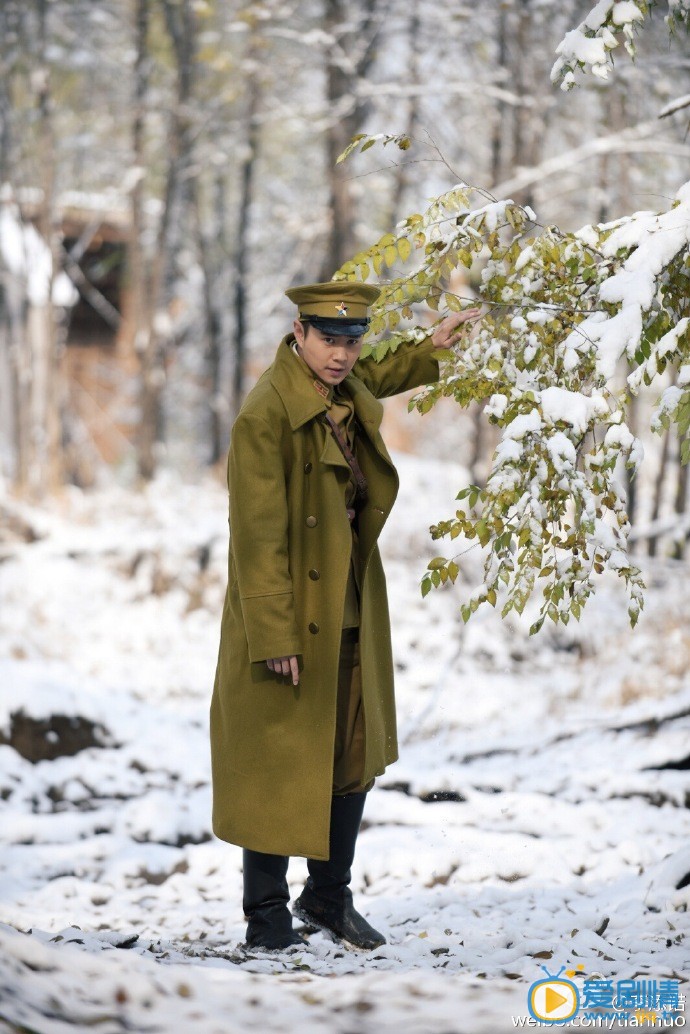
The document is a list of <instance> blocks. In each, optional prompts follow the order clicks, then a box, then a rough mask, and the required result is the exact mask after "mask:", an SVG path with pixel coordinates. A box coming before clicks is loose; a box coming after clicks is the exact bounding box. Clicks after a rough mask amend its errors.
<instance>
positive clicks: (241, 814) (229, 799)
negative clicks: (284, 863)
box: [210, 335, 438, 859]
mask: <svg viewBox="0 0 690 1034" xmlns="http://www.w3.org/2000/svg"><path fill="white" fill-rule="evenodd" d="M293 340H294V338H293V337H292V335H289V336H288V337H286V338H284V339H283V341H282V342H281V344H280V347H279V348H278V352H277V355H276V358H275V361H274V362H273V364H272V366H270V367H269V369H268V370H267V371H266V372H265V373H264V374H263V375H262V377H261V378H260V379H259V381H258V382H257V384H256V385H255V387H254V388H253V389H252V390H251V391H250V393H249V394H248V396H247V398H246V400H245V402H244V405H243V406H242V409H241V411H240V413H239V415H238V417H237V420H236V421H235V424H234V426H233V429H232V436H231V441H230V451H229V455H228V489H229V496H230V515H229V523H230V550H229V563H228V587H227V593H226V597H225V604H224V608H223V616H222V623H221V637H220V647H219V652H218V664H217V669H216V677H215V684H214V690H213V697H212V702H211V715H210V717H211V759H212V775H213V830H214V832H215V834H216V835H217V836H218V837H220V838H221V839H222V840H227V841H229V842H230V843H234V844H239V845H241V846H242V847H247V848H249V849H251V850H254V851H262V852H265V853H268V854H281V855H302V856H304V857H307V858H314V859H327V858H328V853H329V846H328V839H329V824H330V806H331V793H332V779H333V750H334V738H335V716H336V690H337V674H338V657H339V652H340V637H341V629H342V616H343V607H344V602H345V588H346V584H347V578H348V570H349V564H350V554H351V548H352V537H351V530H350V524H349V521H348V518H347V513H346V510H345V505H344V489H345V485H346V483H347V480H348V478H349V474H350V471H349V467H348V465H347V462H346V460H345V459H344V458H343V456H342V454H341V452H340V450H339V449H338V446H337V444H336V442H335V440H334V439H333V437H332V435H331V434H330V432H329V431H328V429H327V427H326V425H325V423H324V421H323V419H322V415H323V414H324V413H325V411H326V405H325V402H324V400H323V398H322V397H321V396H320V395H319V394H318V392H317V391H316V390H315V388H314V386H313V384H312V383H311V382H310V380H309V378H308V377H305V376H304V371H303V369H300V367H299V360H298V358H297V356H295V355H294V353H293V352H292V350H291V348H290V345H291V343H292V341H293ZM437 379H438V362H437V360H436V358H435V357H434V354H433V346H432V344H431V341H430V339H427V340H426V341H424V342H423V343H422V344H420V345H407V346H401V347H400V348H399V349H398V350H397V351H396V352H394V353H391V354H389V355H388V356H386V357H385V358H384V359H383V360H382V361H381V362H380V363H376V362H374V361H373V360H371V359H364V360H359V361H358V362H357V363H356V365H355V366H354V368H353V370H352V372H351V373H350V374H349V375H348V376H347V378H346V379H345V381H344V382H343V385H342V389H341V390H343V391H345V392H346V393H349V395H350V397H351V399H352V400H353V403H354V409H355V414H356V416H357V419H358V424H359V430H358V438H357V458H358V460H359V463H360V465H361V468H362V470H363V472H364V474H365V475H366V478H367V481H368V483H369V498H368V501H367V502H366V504H365V506H364V507H363V509H361V510H360V513H359V529H358V530H359V557H360V565H361V566H360V581H361V585H360V589H361V602H360V615H361V617H360V656H361V674H362V700H363V705H364V720H365V771H364V772H363V774H362V776H363V781H368V780H370V779H373V778H374V777H375V776H377V775H380V774H381V773H382V772H383V771H384V769H385V768H386V766H387V765H389V764H391V762H393V761H395V760H396V758H397V756H398V747H397V736H396V723H395V701H394V696H393V663H392V656H391V640H390V623H389V617H388V602H387V597H386V583H385V578H384V573H383V568H382V565H381V558H380V555H379V551H378V547H377V545H376V542H377V539H378V537H379V534H380V532H381V529H382V528H383V525H384V523H385V521H386V518H387V517H388V515H389V513H390V511H391V507H392V506H393V503H394V501H395V497H396V495H397V491H398V476H397V473H396V470H395V467H394V466H393V463H392V462H391V459H390V456H389V455H388V452H387V450H386V446H385V445H384V442H383V439H382V437H381V434H380V430H379V428H380V424H381V418H382V415H383V406H382V405H381V403H380V402H379V401H378V399H379V398H382V397H385V396H387V395H394V394H396V393H398V392H401V391H405V390H407V389H409V388H415V387H418V386H419V385H421V384H427V383H431V382H433V381H435V380H437ZM291 654H297V655H298V656H299V661H300V683H299V685H298V686H292V684H291V682H290V681H288V680H287V679H284V678H279V677H277V676H276V675H275V674H273V673H272V672H271V671H269V669H268V667H267V666H266V663H265V661H266V658H269V657H284V656H289V655H291Z"/></svg>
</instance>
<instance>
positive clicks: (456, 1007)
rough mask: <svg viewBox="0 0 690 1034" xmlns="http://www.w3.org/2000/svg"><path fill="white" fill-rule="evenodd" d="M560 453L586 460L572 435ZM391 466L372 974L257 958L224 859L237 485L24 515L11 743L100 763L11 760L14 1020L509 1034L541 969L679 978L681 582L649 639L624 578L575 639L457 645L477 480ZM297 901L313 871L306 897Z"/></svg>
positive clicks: (687, 959) (5, 816) (1, 656)
mask: <svg viewBox="0 0 690 1034" xmlns="http://www.w3.org/2000/svg"><path fill="white" fill-rule="evenodd" d="M548 398H549V397H548V396H547V408H548V405H549V403H548ZM557 402H558V403H559V405H557ZM567 402H568V400H567V399H566V400H564V399H562V398H561V399H560V400H558V399H555V397H554V400H553V407H554V408H553V410H552V412H556V411H558V412H560V413H561V414H562V413H563V412H569V413H571V414H572V410H571V409H570V408H569V407H568V404H567ZM542 405H543V398H542ZM534 413H535V414H536V420H539V416H538V413H537V412H536V411H534ZM580 415H581V414H580ZM521 419H522V418H518V420H521ZM530 419H531V420H532V421H534V420H535V416H533V415H530ZM514 423H515V422H514ZM523 424H524V420H523ZM511 426H512V425H511ZM513 430H515V428H513ZM611 433H613V428H610V429H609V431H608V432H607V434H611ZM617 433H620V434H624V433H625V429H623V428H620V427H619V428H618V429H617ZM550 441H551V443H552V447H553V448H558V446H559V443H560V445H562V447H563V448H562V452H561V453H559V455H561V456H563V457H566V458H567V456H568V451H567V448H566V444H565V443H566V442H567V441H568V440H567V437H566V435H564V434H562V433H561V432H554V434H553V436H552V437H551V438H550ZM502 444H503V447H504V448H506V449H510V448H512V447H514V446H515V445H516V440H515V436H513V435H511V436H509V437H508V436H507V437H505V438H504V441H503V443H502ZM568 445H570V443H568ZM518 449H519V445H518ZM395 458H396V462H397V464H398V467H399V470H400V474H401V494H400V499H399V502H398V505H397V507H396V510H395V511H394V514H393V517H392V518H391V521H390V524H389V526H388V527H387V528H386V529H385V531H384V541H383V548H384V554H385V563H386V569H387V572H388V580H389V589H390V598H391V604H392V605H391V610H392V620H393V645H394V656H395V661H396V671H397V675H396V678H397V693H398V706H399V716H400V732H401V737H400V738H401V759H400V761H399V762H398V763H397V764H396V765H394V766H392V767H391V769H389V771H388V772H387V773H386V774H385V776H384V777H382V778H380V779H379V780H378V781H377V787H376V789H375V790H374V791H373V792H372V794H371V795H370V797H369V800H368V802H367V808H366V811H365V823H364V826H363V830H362V833H361V836H360V841H359V845H358V854H357V858H356V861H355V866H354V870H353V889H354V892H355V897H356V901H357V902H358V904H359V907H360V908H361V910H362V911H363V912H365V914H366V915H367V916H368V917H369V919H370V920H371V922H372V923H373V924H374V925H375V926H377V927H379V928H380V929H382V930H383V931H384V932H385V933H386V935H387V936H388V942H389V943H388V944H387V945H386V946H385V947H383V948H381V949H379V950H377V951H376V952H375V953H366V952H357V951H354V950H349V949H347V948H345V947H343V946H342V945H338V944H336V943H334V942H332V941H330V940H328V939H327V938H326V937H325V936H324V935H323V934H314V935H311V936H310V938H309V942H310V943H309V946H308V947H306V948H305V949H304V950H302V951H300V952H299V953H297V954H293V955H291V954H283V955H274V956H271V955H269V954H266V953H263V954H262V953H246V952H244V951H243V950H242V949H241V948H240V946H239V945H240V942H241V941H242V939H243V935H244V922H243V918H242V914H241V869H240V862H241V851H240V850H239V849H238V848H235V847H232V846H230V845H228V844H225V843H222V842H219V841H217V840H215V839H213V838H212V837H211V833H210V787H209V778H210V774H209V757H208V725H207V722H208V704H209V702H210V692H211V685H212V679H213V669H214V663H215V656H216V651H217V641H218V627H219V621H220V613H221V608H222V598H223V591H224V579H225V571H226V564H225V549H226V538H225V536H226V534H227V515H226V497H225V492H224V490H223V487H222V485H219V484H217V483H215V482H213V481H211V480H207V481H205V482H203V483H201V484H199V485H183V484H179V483H177V482H176V481H175V480H174V479H172V478H169V479H168V478H161V479H159V480H158V481H156V482H155V483H154V485H153V486H151V487H150V488H149V489H147V490H146V491H145V492H144V493H143V494H141V495H137V496H135V495H129V494H127V493H126V492H124V491H122V490H119V489H109V490H102V491H100V492H99V493H96V494H93V495H91V496H83V495H81V494H80V493H78V492H73V493H68V494H67V495H66V496H65V497H64V498H63V499H62V500H60V501H58V502H56V503H55V504H53V505H52V507H51V508H50V509H48V510H45V511H42V512H39V511H35V510H31V509H30V508H28V507H24V508H23V510H22V513H23V515H24V516H25V517H27V518H30V519H31V520H32V521H33V522H34V523H35V525H36V528H37V530H38V531H39V532H40V533H41V535H42V536H43V537H42V538H40V539H39V540H38V541H36V542H34V543H33V544H16V545H15V546H14V547H12V549H9V548H8V546H7V545H5V546H4V547H3V553H2V556H3V557H4V558H5V559H4V562H2V563H0V599H1V600H2V625H1V628H0V687H2V691H1V692H0V729H2V730H4V732H5V733H7V732H8V728H9V724H10V716H11V715H12V714H13V713H16V712H17V711H20V710H21V711H22V712H24V713H25V714H27V715H31V716H33V717H34V718H36V719H48V718H49V717H50V715H55V714H65V715H68V716H74V717H76V716H79V717H81V718H82V719H89V720H90V721H91V722H93V723H94V727H95V735H96V738H97V741H98V744H99V745H96V746H90V747H87V748H86V749H84V750H81V751H80V752H78V753H77V754H74V755H73V756H60V757H57V758H55V759H53V760H42V761H37V762H35V763H32V762H30V761H28V760H25V759H24V758H22V757H21V756H20V755H19V754H18V753H16V752H15V750H13V749H12V748H11V747H9V746H0V829H1V830H2V838H3V841H4V846H5V850H4V851H3V852H2V854H1V855H0V885H1V887H2V894H1V896H0V902H1V904H0V1003H1V1004H0V1018H2V1019H4V1020H5V1021H7V1022H8V1023H10V1024H13V1025H15V1026H17V1025H22V1026H24V1027H26V1028H27V1029H31V1030H34V1031H37V1032H39V1034H43V1032H46V1034H63V1032H67V1031H70V1032H71V1034H78V1032H80V1031H84V1032H85V1031H87V1030H92V1029H94V1027H95V1026H96V1025H97V1026H98V1029H99V1030H103V1031H104V1032H106V1034H110V1032H115V1031H121V1030H123V1029H128V1030H135V1031H144V1030H160V1031H166V1034H168V1032H169V1034H176V1032H178V1031H179V1032H186V1031H188V1030H190V1029H194V1030H196V1031H198V1032H199V1034H211V1032H213V1034H215V1032H216V1031H218V1032H221V1031H222V1032H223V1034H227V1032H231V1034H232V1032H235V1031H237V1032H239V1031H252V1030H256V1031H261V1032H264V1031H277V1032H286V1034H287V1032H292V1031H294V1030H296V1029H299V1030H305V1031H309V1032H312V1031H313V1032H321V1031H323V1032H324V1034H325V1032H329V1034H331V1032H336V1034H338V1032H343V1034H344V1032H346V1031H353V1030H357V1031H358V1032H364V1034H368V1032H371V1034H373V1032H374V1031H376V1032H384V1034H385V1032H393V1031H396V1032H397V1031H401V1030H404V1031H405V1034H408V1032H409V1034H430V1032H432V1031H433V1032H437V1031H439V1032H440V1031H443V1032H447V1034H451V1032H456V1034H459V1032H461V1031H472V1032H479V1034H481V1032H483V1031H487V1032H489V1031H492V1032H497V1034H502V1032H503V1031H508V1030H511V1029H513V1023H512V1020H511V1017H512V1016H526V1015H527V989H528V987H529V985H530V983H531V982H532V981H534V980H536V979H538V978H539V977H541V976H543V972H542V971H541V969H540V966H541V965H542V963H546V965H547V966H548V967H549V968H550V969H551V970H553V971H556V970H557V969H558V968H559V967H560V966H561V965H572V966H576V965H578V964H581V965H582V966H583V967H584V969H583V974H584V975H587V976H602V977H604V978H610V979H624V978H633V977H638V976H639V975H640V974H641V975H643V976H649V977H650V978H657V979H659V978H668V979H676V978H683V974H684V973H686V972H687V968H688V964H689V963H690V951H689V950H688V947H687V940H686V939H687V935H688V927H689V920H688V912H687V908H688V903H689V901H690V888H688V887H683V888H681V889H677V887H678V884H679V883H681V882H684V877H685V876H686V874H687V873H688V872H690V849H688V846H687V833H686V822H685V814H686V808H685V806H686V795H687V779H686V772H684V771H683V770H682V769H681V768H676V769H673V768H670V769H667V768H664V767H663V766H664V765H666V764H667V763H668V762H669V761H674V762H676V763H679V762H681V761H682V759H683V758H685V757H686V756H687V750H688V747H687V744H688V731H689V727H690V719H689V718H688V714H689V713H690V678H689V676H688V671H689V670H690V633H688V628H690V590H689V588H688V582H687V577H686V575H685V571H684V568H683V567H682V565H678V566H674V565H672V564H670V563H664V562H663V561H656V562H655V564H654V566H650V567H649V569H648V571H647V572H646V573H647V579H648V582H649V584H650V590H649V598H648V602H647V609H646V611H645V613H644V614H643V616H642V618H641V620H640V623H639V626H638V629H637V630H636V631H635V632H631V631H630V629H629V627H628V619H627V615H626V612H625V611H626V608H625V601H624V599H623V594H622V592H621V590H620V588H619V587H618V586H617V585H615V584H614V582H615V579H614V578H613V577H611V579H610V580H608V581H605V582H604V583H603V585H602V588H601V590H600V592H599V594H598V596H597V598H596V599H594V600H593V601H592V602H591V603H590V604H589V606H588V609H587V611H586V612H585V615H584V618H583V621H582V623H581V624H580V625H577V624H576V623H574V622H571V623H570V625H569V626H568V628H567V629H563V628H559V629H555V628H554V629H545V631H544V632H542V633H541V634H540V636H539V637H532V638H530V637H529V636H528V634H527V628H528V627H529V624H530V623H531V620H533V617H534V615H533V614H532V615H528V614H525V616H524V621H520V620H518V619H514V620H513V619H511V621H507V622H505V623H501V622H500V620H499V618H498V615H497V614H496V613H495V612H494V611H491V610H488V609H486V611H484V610H483V609H482V610H480V611H479V612H478V613H477V614H476V615H475V616H474V617H473V618H472V620H471V622H470V623H469V624H468V625H466V626H465V625H463V623H462V621H461V620H460V617H459V613H458V611H459V603H460V600H461V599H464V598H466V595H467V586H468V585H475V584H477V582H479V581H480V580H481V577H480V576H479V569H480V562H481V561H480V558H479V556H478V554H477V553H475V552H470V553H468V554H467V555H466V556H463V557H462V558H461V561H460V562H461V572H465V573H461V577H460V584H459V586H458V587H456V588H455V589H452V588H450V587H448V588H444V589H443V590H440V591H434V592H432V593H431V594H430V595H429V596H428V597H427V598H426V599H425V600H424V601H423V602H422V601H421V597H420V593H419V580H420V578H421V575H422V573H423V571H424V568H425V566H426V560H427V558H428V557H429V556H430V555H432V552H433V551H434V550H435V549H437V546H436V545H435V544H434V543H432V542H431V540H430V538H429V535H428V525H429V524H430V523H431V522H432V521H436V520H438V519H439V518H442V517H443V516H447V515H449V514H450V513H452V512H453V510H454V506H455V505H456V504H454V503H453V497H454V495H455V493H456V491H457V489H458V488H460V487H462V486H463V485H464V484H466V483H467V481H468V475H467V472H466V471H464V470H463V469H462V468H461V467H460V466H459V465H446V464H443V463H441V462H439V461H434V460H432V459H426V460H424V461H423V462H422V461H420V460H416V459H413V458H411V457H406V456H396V457H395ZM600 532H601V534H602V535H604V534H609V533H610V529H609V528H602V529H600ZM209 549H210V561H209V563H208V565H206V566H204V565H202V564H200V561H199V558H200V556H201V554H202V552H203V551H204V550H209ZM528 609H529V608H528ZM305 874H306V866H305V863H304V860H302V859H293V861H292V863H291V866H290V873H289V879H290V885H291V890H292V893H293V895H295V894H296V893H298V891H299V888H300V886H301V882H302V880H303V879H304V877H305ZM576 979H578V978H576Z"/></svg>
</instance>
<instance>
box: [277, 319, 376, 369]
mask: <svg viewBox="0 0 690 1034" xmlns="http://www.w3.org/2000/svg"><path fill="white" fill-rule="evenodd" d="M293 327H294V331H295V339H296V341H297V351H298V352H299V354H300V356H301V357H302V359H304V361H305V363H306V364H307V366H308V367H309V369H310V370H312V372H313V373H315V374H316V376H317V377H318V378H319V380H321V381H323V383H324V384H340V382H341V381H343V380H345V378H346V377H347V375H348V373H349V372H350V370H351V369H352V367H353V366H354V365H355V363H356V362H357V360H358V359H359V353H360V352H361V351H362V339H361V337H347V335H346V334H336V335H334V336H330V335H328V334H322V333H321V331H320V330H317V329H316V327H312V326H311V325H310V324H307V326H306V327H305V326H304V324H303V323H301V322H300V321H299V320H295V322H294V324H293Z"/></svg>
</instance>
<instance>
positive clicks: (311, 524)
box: [307, 517, 319, 528]
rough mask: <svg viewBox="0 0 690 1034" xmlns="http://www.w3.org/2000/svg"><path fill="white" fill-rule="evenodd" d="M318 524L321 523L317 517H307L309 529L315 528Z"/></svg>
mask: <svg viewBox="0 0 690 1034" xmlns="http://www.w3.org/2000/svg"><path fill="white" fill-rule="evenodd" d="M318 523H319V522H318V521H317V519H316V517H307V527H308V528H315V527H316V525H317V524H318Z"/></svg>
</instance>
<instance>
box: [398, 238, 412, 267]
mask: <svg viewBox="0 0 690 1034" xmlns="http://www.w3.org/2000/svg"><path fill="white" fill-rule="evenodd" d="M411 253H412V245H411V244H410V242H409V241H408V239H407V237H401V238H400V240H399V241H398V254H399V255H400V258H401V259H402V260H403V262H407V260H408V258H409V257H410V255H411Z"/></svg>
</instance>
